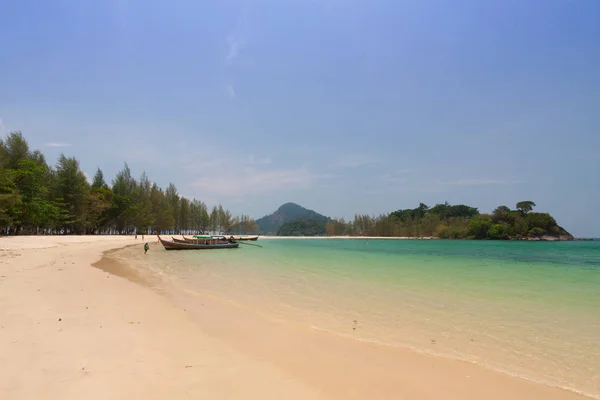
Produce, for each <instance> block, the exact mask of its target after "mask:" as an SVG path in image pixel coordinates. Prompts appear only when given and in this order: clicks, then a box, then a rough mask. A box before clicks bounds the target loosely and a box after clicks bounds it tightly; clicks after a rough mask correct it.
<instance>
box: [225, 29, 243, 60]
mask: <svg viewBox="0 0 600 400" xmlns="http://www.w3.org/2000/svg"><path fill="white" fill-rule="evenodd" d="M227 42H228V43H229V51H228V52H227V63H228V64H229V65H231V64H233V61H234V60H235V59H236V58H237V57H238V56H239V54H240V52H241V51H242V48H243V47H244V45H245V44H246V40H245V39H244V38H236V37H234V36H230V37H228V38H227Z"/></svg>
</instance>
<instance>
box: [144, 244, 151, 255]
mask: <svg viewBox="0 0 600 400" xmlns="http://www.w3.org/2000/svg"><path fill="white" fill-rule="evenodd" d="M149 248H150V245H149V244H148V243H144V254H146V253H147V252H148V249H149Z"/></svg>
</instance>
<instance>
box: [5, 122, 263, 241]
mask: <svg viewBox="0 0 600 400" xmlns="http://www.w3.org/2000/svg"><path fill="white" fill-rule="evenodd" d="M155 231H158V232H160V233H200V232H208V231H210V232H221V233H223V232H231V233H253V232H257V231H258V227H257V225H256V223H255V221H254V220H253V219H252V218H250V217H249V216H247V215H242V216H240V217H233V216H232V214H231V212H230V211H229V210H227V209H225V208H223V207H222V206H221V205H215V206H213V207H212V208H211V209H209V208H208V206H207V205H206V204H205V203H204V202H202V201H199V200H197V199H192V200H189V199H188V198H186V197H183V196H180V195H179V194H178V192H177V188H176V186H175V185H174V184H173V183H170V184H169V185H168V187H167V188H166V189H164V190H163V189H162V188H160V187H159V186H158V185H157V184H156V183H153V182H151V181H150V179H149V178H148V176H147V175H146V173H145V172H144V173H142V175H141V177H140V178H139V179H137V180H136V179H135V178H134V177H133V176H132V174H131V170H130V169H129V167H128V166H127V164H126V163H125V166H124V168H123V169H122V170H121V171H119V172H118V173H117V175H116V176H115V178H114V179H113V180H112V181H111V182H110V184H109V183H107V182H106V181H105V178H104V174H103V172H102V170H101V169H100V168H98V170H97V171H96V174H95V175H94V178H93V180H92V182H91V184H90V183H89V182H88V181H87V178H86V176H85V174H84V173H83V171H82V170H81V169H80V166H79V161H77V159H76V158H75V157H66V156H65V155H64V154H61V155H60V157H59V158H58V161H57V163H56V165H55V166H50V165H48V163H47V162H46V158H45V157H44V155H43V154H42V153H41V152H40V151H39V150H33V151H32V150H31V149H30V147H29V144H28V143H27V141H26V140H25V138H24V137H23V135H22V133H21V132H18V131H17V132H11V133H9V134H8V135H7V136H6V138H4V139H0V234H5V235H17V234H50V233H54V234H133V233H140V234H148V233H154V232H155Z"/></svg>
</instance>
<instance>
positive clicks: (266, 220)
mask: <svg viewBox="0 0 600 400" xmlns="http://www.w3.org/2000/svg"><path fill="white" fill-rule="evenodd" d="M298 220H305V221H315V222H319V223H320V224H321V223H322V225H323V227H324V226H325V224H326V223H327V221H328V220H329V218H327V217H326V216H324V215H321V214H319V213H318V212H315V211H313V210H308V209H306V208H304V207H302V206H299V205H298V204H295V203H285V204H284V205H282V206H281V207H279V208H278V209H277V211H275V212H274V213H273V214H270V215H265V216H264V217H262V218H259V219H257V220H256V224H257V225H258V228H259V231H260V233H261V234H262V235H265V234H271V235H273V234H277V231H278V230H279V228H281V226H282V225H283V224H285V223H288V222H293V221H298Z"/></svg>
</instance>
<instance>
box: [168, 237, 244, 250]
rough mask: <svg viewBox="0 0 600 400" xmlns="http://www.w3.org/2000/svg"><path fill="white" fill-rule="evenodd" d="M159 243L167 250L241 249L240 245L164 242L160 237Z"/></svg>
mask: <svg viewBox="0 0 600 400" xmlns="http://www.w3.org/2000/svg"><path fill="white" fill-rule="evenodd" d="M157 236H158V235H157ZM158 240H159V242H160V243H161V244H162V245H163V247H164V248H165V250H217V249H235V248H237V247H239V245H240V244H239V243H212V244H204V243H202V244H199V243H178V242H174V241H170V240H163V239H162V238H161V237H160V236H158Z"/></svg>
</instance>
